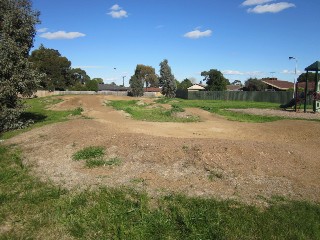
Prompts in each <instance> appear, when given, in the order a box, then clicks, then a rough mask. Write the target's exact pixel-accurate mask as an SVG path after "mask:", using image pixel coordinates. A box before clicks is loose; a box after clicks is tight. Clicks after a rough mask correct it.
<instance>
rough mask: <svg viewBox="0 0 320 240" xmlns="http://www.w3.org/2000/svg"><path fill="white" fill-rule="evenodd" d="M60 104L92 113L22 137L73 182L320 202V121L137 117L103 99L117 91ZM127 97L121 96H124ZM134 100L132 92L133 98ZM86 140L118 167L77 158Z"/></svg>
mask: <svg viewBox="0 0 320 240" xmlns="http://www.w3.org/2000/svg"><path fill="white" fill-rule="evenodd" d="M59 98H63V99H64V102H62V103H59V104H57V105H56V106H55V107H54V108H55V109H68V108H70V109H74V108H75V107H79V106H81V107H82V108H83V109H84V112H83V114H84V115H85V116H87V117H90V118H92V119H75V120H71V121H68V122H63V123H58V124H53V125H48V126H45V127H42V128H38V129H34V130H32V131H30V132H27V133H23V134H21V135H19V136H16V137H14V138H12V139H10V140H8V141H6V144H18V145H19V146H20V147H21V148H22V149H23V153H24V158H25V161H26V162H28V163H33V164H34V167H33V169H34V172H35V173H36V174H37V175H38V176H40V177H41V178H43V179H45V180H46V179H49V180H52V181H54V182H55V183H56V184H60V185H62V186H64V187H66V188H69V189H82V188H88V187H93V186H99V185H105V186H112V187H113V186H129V187H134V188H137V189H140V190H145V191H147V192H148V193H150V194H152V195H155V196H157V195H161V194H167V193H171V192H179V193H184V194H187V195H190V196H203V197H212V196H213V197H216V198H220V199H235V200H239V201H243V202H246V203H258V204H260V203H265V199H268V198H270V197H272V196H274V195H279V196H284V197H288V198H291V199H307V200H312V201H317V202H319V201H320V188H319V186H320V174H319V170H320V161H319V159H320V157H319V156H320V148H319V141H318V140H317V139H319V136H320V124H319V123H318V122H312V121H302V120H281V121H276V122H271V123H263V124H259V123H240V122H233V121H227V120H225V119H224V118H223V117H220V116H216V115H214V114H211V113H209V112H206V111H203V110H201V109H187V111H186V112H187V113H188V114H192V115H197V116H199V117H200V119H201V122H197V123H154V122H145V121H135V120H132V119H131V118H128V117H127V116H125V115H124V114H123V113H121V112H119V111H115V110H113V109H112V108H111V107H108V106H105V104H104V102H105V101H108V100H110V99H119V98H115V97H114V96H64V97H59ZM122 99H123V97H122ZM129 99H132V98H129ZM86 146H104V147H105V148H106V151H107V156H106V158H111V157H118V158H119V159H121V164H120V165H119V166H105V167H99V168H94V169H88V168H86V167H85V166H84V164H83V163H82V162H75V161H73V160H72V154H73V153H75V152H76V151H78V150H80V149H83V148H84V147H86Z"/></svg>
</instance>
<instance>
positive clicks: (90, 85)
mask: <svg viewBox="0 0 320 240" xmlns="http://www.w3.org/2000/svg"><path fill="white" fill-rule="evenodd" d="M86 89H87V91H95V92H97V91H98V90H99V87H98V82H97V81H95V80H87V81H86Z"/></svg>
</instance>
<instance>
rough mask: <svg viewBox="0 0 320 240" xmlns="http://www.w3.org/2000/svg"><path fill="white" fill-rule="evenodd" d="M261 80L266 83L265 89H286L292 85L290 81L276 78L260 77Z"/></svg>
mask: <svg viewBox="0 0 320 240" xmlns="http://www.w3.org/2000/svg"><path fill="white" fill-rule="evenodd" d="M261 81H262V82H263V83H265V84H267V86H268V87H267V89H266V91H287V90H289V89H290V88H293V87H294V84H293V83H292V82H288V81H282V80H278V79H277V78H262V79H261Z"/></svg>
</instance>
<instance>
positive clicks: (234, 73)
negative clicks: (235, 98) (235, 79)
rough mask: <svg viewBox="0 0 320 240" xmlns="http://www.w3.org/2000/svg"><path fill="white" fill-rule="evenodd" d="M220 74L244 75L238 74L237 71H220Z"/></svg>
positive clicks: (242, 73)
mask: <svg viewBox="0 0 320 240" xmlns="http://www.w3.org/2000/svg"><path fill="white" fill-rule="evenodd" d="M222 73H223V74H225V75H245V74H246V73H244V72H240V71H237V70H224V71H222Z"/></svg>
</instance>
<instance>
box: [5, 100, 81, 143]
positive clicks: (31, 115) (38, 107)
mask: <svg viewBox="0 0 320 240" xmlns="http://www.w3.org/2000/svg"><path fill="white" fill-rule="evenodd" d="M61 101H63V100H62V99H59V98H57V97H46V98H33V99H27V100H26V107H27V109H26V112H25V113H23V114H22V118H23V119H24V120H32V121H34V124H32V125H30V126H29V127H28V128H25V129H19V130H15V131H10V132H6V133H4V134H3V136H0V137H1V138H2V139H7V138H10V137H13V136H15V135H17V134H20V133H22V132H26V131H29V130H30V129H32V128H36V127H41V126H44V125H47V124H52V123H56V122H62V121H66V120H68V118H69V117H70V116H77V115H81V112H82V111H83V110H82V108H76V109H74V110H72V111H52V110H49V109H48V108H49V107H50V106H51V105H53V104H57V103H59V102H61Z"/></svg>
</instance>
